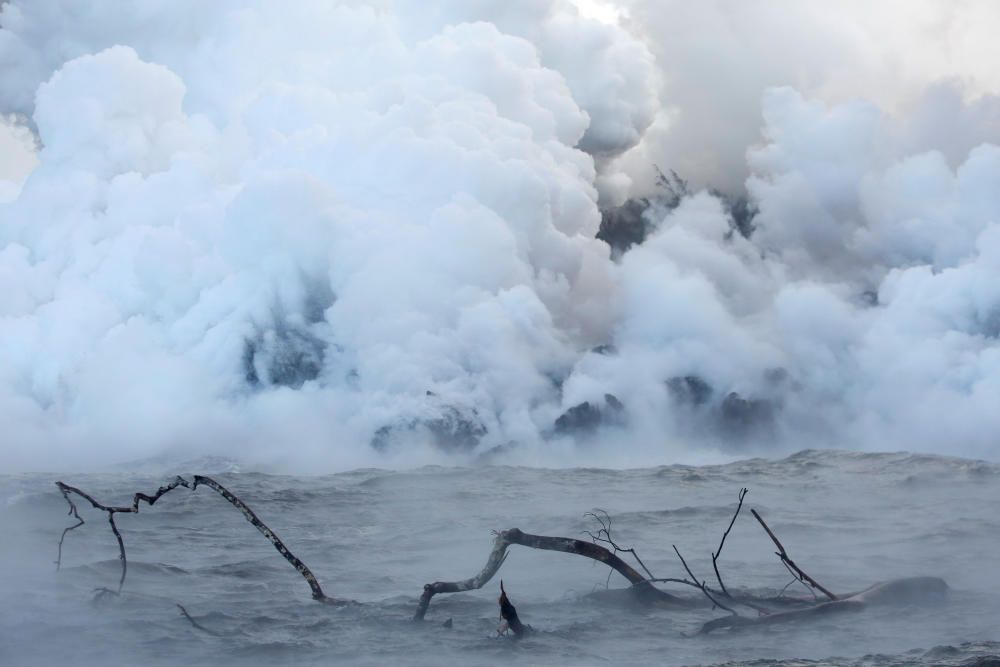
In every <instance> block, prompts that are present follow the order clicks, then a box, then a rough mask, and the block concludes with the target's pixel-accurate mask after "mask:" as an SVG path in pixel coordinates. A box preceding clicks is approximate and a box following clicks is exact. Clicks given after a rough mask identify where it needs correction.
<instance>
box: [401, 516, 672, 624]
mask: <svg viewBox="0 0 1000 667" xmlns="http://www.w3.org/2000/svg"><path fill="white" fill-rule="evenodd" d="M512 544H518V545H521V546H523V547H529V548H531V549H541V550H543V551H562V552H564V553H570V554H576V555H578V556H583V557H585V558H590V559H592V560H596V561H599V562H601V563H604V564H606V565H608V566H609V567H611V568H612V569H614V570H615V571H616V572H618V573H619V574H620V575H622V576H623V577H625V578H626V579H627V580H628V581H629V583H630V584H632V590H633V591H634V593H635V594H636V595H637V596H638V597H639V599H640V600H643V601H644V602H651V603H656V604H666V605H671V606H688V605H689V604H690V602H689V601H688V600H685V599H684V598H679V597H676V596H673V595H670V594H669V593H666V592H664V591H661V590H659V589H658V588H656V587H655V586H653V585H652V584H651V583H650V582H649V579H647V578H646V577H644V576H642V575H641V574H640V573H639V572H638V571H637V570H636V569H635V568H633V567H632V566H631V565H629V564H628V563H626V562H625V561H624V560H622V559H621V558H620V557H619V556H618V555H617V554H615V553H614V552H612V551H609V550H608V549H605V548H604V547H602V546H601V545H599V544H594V543H593V542H585V541H583V540H575V539H573V538H570V537H549V536H547V535H532V534H531V533H525V532H522V531H521V530H519V529H517V528H511V529H509V530H504V531H500V532H499V533H496V538H495V539H494V540H493V550H492V551H491V552H490V555H489V558H487V560H486V565H485V566H484V567H483V569H482V570H481V571H480V572H479V574H477V575H475V576H474V577H471V578H469V579H464V580H462V581H435V582H434V583H432V584H426V585H425V586H424V591H423V593H422V594H421V595H420V602H419V603H418V604H417V611H416V613H414V615H413V619H414V620H416V621H419V620H422V619H423V618H424V615H425V614H426V613H427V607H428V605H430V602H431V598H433V597H434V596H435V595H437V594H438V593H458V592H461V591H471V590H476V589H478V588H482V587H483V586H485V585H486V584H487V583H488V582H489V580H490V579H492V578H493V575H494V574H496V572H497V570H499V569H500V566H501V565H502V564H503V561H504V560H505V558H506V553H507V547H509V546H510V545H512Z"/></svg>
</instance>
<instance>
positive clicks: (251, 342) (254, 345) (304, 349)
mask: <svg viewBox="0 0 1000 667" xmlns="http://www.w3.org/2000/svg"><path fill="white" fill-rule="evenodd" d="M325 349H326V344H325V343H324V342H323V341H321V340H320V339H319V338H317V337H316V336H314V335H313V334H311V333H310V332H308V331H307V330H302V329H295V328H289V327H287V326H283V325H277V326H275V328H273V329H269V330H267V331H261V332H258V334H257V335H256V336H255V337H254V338H252V339H250V338H248V339H247V340H246V341H245V342H244V345H243V376H244V377H245V378H246V381H247V384H249V385H251V386H254V387H256V386H259V385H276V386H282V387H291V388H292V389H298V388H300V387H301V386H302V385H303V384H305V383H306V382H308V381H310V380H315V379H316V378H317V377H319V374H320V371H321V370H322V368H323V355H324V351H325Z"/></svg>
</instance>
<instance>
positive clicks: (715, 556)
mask: <svg viewBox="0 0 1000 667" xmlns="http://www.w3.org/2000/svg"><path fill="white" fill-rule="evenodd" d="M749 492H750V489H747V488H745V487H744V488H742V489H740V502H739V504H737V505H736V511H735V512H733V518H732V519H730V521H729V527H728V528H726V531H725V532H724V533H722V539H721V540H720V541H719V548H718V550H717V551H715V552H713V553H712V569H714V570H715V578H716V580H717V581H718V582H719V589H720V590H721V591H722V593H723V594H724V595H726V596H727V597H730V598H731V597H732V596H731V595H729V591H728V590H726V585H725V584H724V583H722V575H721V574H719V556H721V555H722V547H724V546H725V545H726V538H727V537H729V531H731V530H732V529H733V524H735V523H736V517H738V516H739V515H740V510H741V509H743V499H744V498H745V497H746V495H747V493H749Z"/></svg>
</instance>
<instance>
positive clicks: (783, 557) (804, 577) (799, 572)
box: [750, 508, 838, 601]
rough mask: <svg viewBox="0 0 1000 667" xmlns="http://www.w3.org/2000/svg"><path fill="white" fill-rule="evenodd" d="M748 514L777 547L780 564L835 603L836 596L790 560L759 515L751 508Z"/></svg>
mask: <svg viewBox="0 0 1000 667" xmlns="http://www.w3.org/2000/svg"><path fill="white" fill-rule="evenodd" d="M750 513H751V514H753V515H754V518H755V519H757V521H759V522H760V525H761V526H763V528H764V530H765V531H766V532H767V535H768V537H770V538H771V541H772V542H774V546H776V547H778V550H777V551H776V552H775V555H776V556H777V557H778V558H780V559H781V562H783V563H784V564H785V565H786V566H788V568H789V569H790V570H792V571H793V572H794V573H795V575H796V576H797V577H798V579H799V581H801V582H802V583H804V584H808V585H810V586H812V587H813V588H815V589H816V590H818V591H821V592H822V593H823V594H824V595H825V596H826V597H828V598H830V600H834V601H835V600H837V599H838V598H837V596H836V595H834V594H833V593H831V592H830V591H828V590H827V589H826V588H823V586H821V585H820V584H819V582H817V581H816V580H815V579H813V578H812V577H810V576H809V575H808V574H806V573H805V572H803V571H802V569H801V568H799V566H798V565H796V564H795V561H793V560H792V559H791V558H789V557H788V552H786V551H785V547H784V546H782V544H781V542H780V541H779V540H778V538H777V536H775V534H774V533H773V532H771V529H770V528H768V526H767V524H766V523H764V519H762V518H761V517H760V514H757V510H755V509H753V508H751V509H750Z"/></svg>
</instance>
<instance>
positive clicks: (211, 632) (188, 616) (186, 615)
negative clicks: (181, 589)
mask: <svg viewBox="0 0 1000 667" xmlns="http://www.w3.org/2000/svg"><path fill="white" fill-rule="evenodd" d="M175 604H176V605H177V608H178V609H180V610H181V615H182V616H184V618H186V619H187V620H188V621H189V622H190V623H191V625H193V626H194V627H195V628H197V629H198V630H201V631H202V632H204V633H205V634H208V635H212V636H213V637H222V636H223V635H222V633H219V632H216V631H215V630H211V629H209V628H206V627H205V626H204V625H202V624H201V623H199V622H198V621H196V620H194V619H193V618H191V614H189V613H188V610H187V609H185V608H184V605H182V604H180V603H175Z"/></svg>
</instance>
